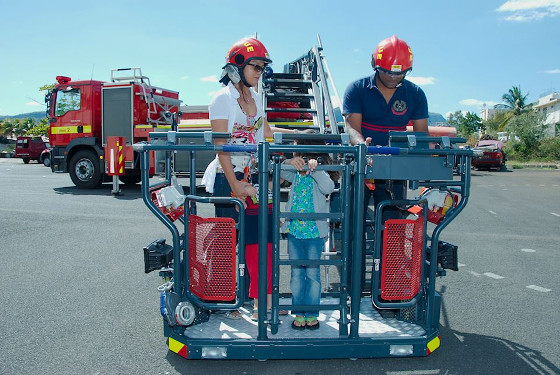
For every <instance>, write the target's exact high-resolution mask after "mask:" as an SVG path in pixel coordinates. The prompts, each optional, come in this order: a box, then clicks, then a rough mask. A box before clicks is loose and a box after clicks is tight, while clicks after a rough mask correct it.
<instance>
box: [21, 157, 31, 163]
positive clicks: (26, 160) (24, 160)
mask: <svg viewBox="0 0 560 375" xmlns="http://www.w3.org/2000/svg"><path fill="white" fill-rule="evenodd" d="M29 160H31V159H29V158H23V164H29Z"/></svg>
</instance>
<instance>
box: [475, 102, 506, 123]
mask: <svg viewBox="0 0 560 375" xmlns="http://www.w3.org/2000/svg"><path fill="white" fill-rule="evenodd" d="M509 109H510V108H509V107H508V106H507V105H505V104H496V105H495V106H494V107H492V108H486V104H485V105H484V106H483V107H482V109H481V110H480V118H481V119H482V121H488V120H490V119H492V117H494V116H496V114H498V113H500V112H507V111H508V110H509Z"/></svg>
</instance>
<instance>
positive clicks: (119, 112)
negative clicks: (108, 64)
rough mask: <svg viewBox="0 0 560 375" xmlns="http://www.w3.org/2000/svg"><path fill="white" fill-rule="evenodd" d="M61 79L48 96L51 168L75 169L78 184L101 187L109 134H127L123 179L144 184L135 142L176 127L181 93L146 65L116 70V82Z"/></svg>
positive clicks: (105, 167)
mask: <svg viewBox="0 0 560 375" xmlns="http://www.w3.org/2000/svg"><path fill="white" fill-rule="evenodd" d="M56 80H57V83H56V84H55V86H54V88H53V89H52V90H51V91H50V92H49V93H48V94H47V95H46V98H45V102H46V103H47V117H48V118H49V121H50V126H49V138H50V141H51V145H52V147H53V149H52V152H51V160H52V163H51V170H52V171H53V172H62V173H64V172H68V173H70V178H71V179H72V182H73V183H74V184H75V185H76V186H77V187H80V188H94V187H97V186H98V185H100V184H101V183H102V182H103V181H104V177H105V175H106V171H107V165H106V162H105V148H106V146H107V138H108V137H113V136H118V137H124V139H125V144H124V145H123V148H122V157H123V158H124V165H125V168H124V173H123V174H122V175H120V176H119V179H120V180H121V181H122V182H123V183H125V184H135V183H138V182H139V181H140V179H141V178H140V170H139V163H138V156H137V155H136V154H135V153H134V151H133V150H132V147H130V146H131V145H132V144H133V143H136V142H141V141H145V140H147V139H148V134H149V133H150V132H152V131H154V130H156V128H159V130H168V129H169V128H171V125H172V121H173V117H174V114H175V113H176V112H178V110H179V106H180V103H181V102H180V100H179V93H178V92H175V91H171V90H166V89H162V88H159V87H153V86H151V84H150V80H149V78H148V77H146V76H143V75H142V72H141V70H140V68H126V69H116V70H113V71H112V72H111V82H102V81H96V80H86V81H72V79H71V78H70V77H65V76H57V77H56ZM152 157H153V155H152ZM151 173H152V174H153V173H154V171H153V170H152V171H151Z"/></svg>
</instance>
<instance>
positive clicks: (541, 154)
mask: <svg viewBox="0 0 560 375" xmlns="http://www.w3.org/2000/svg"><path fill="white" fill-rule="evenodd" d="M535 157H536V158H537V159H542V160H545V161H560V137H554V138H546V139H543V140H542V141H541V143H540V145H539V148H538V149H537V152H536V155H535Z"/></svg>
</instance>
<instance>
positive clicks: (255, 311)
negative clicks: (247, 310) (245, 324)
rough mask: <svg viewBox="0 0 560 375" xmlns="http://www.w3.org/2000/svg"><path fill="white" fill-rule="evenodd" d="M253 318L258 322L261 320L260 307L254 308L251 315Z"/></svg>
mask: <svg viewBox="0 0 560 375" xmlns="http://www.w3.org/2000/svg"><path fill="white" fill-rule="evenodd" d="M251 320H252V321H253V322H256V321H258V320H259V310H258V309H253V315H251Z"/></svg>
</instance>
